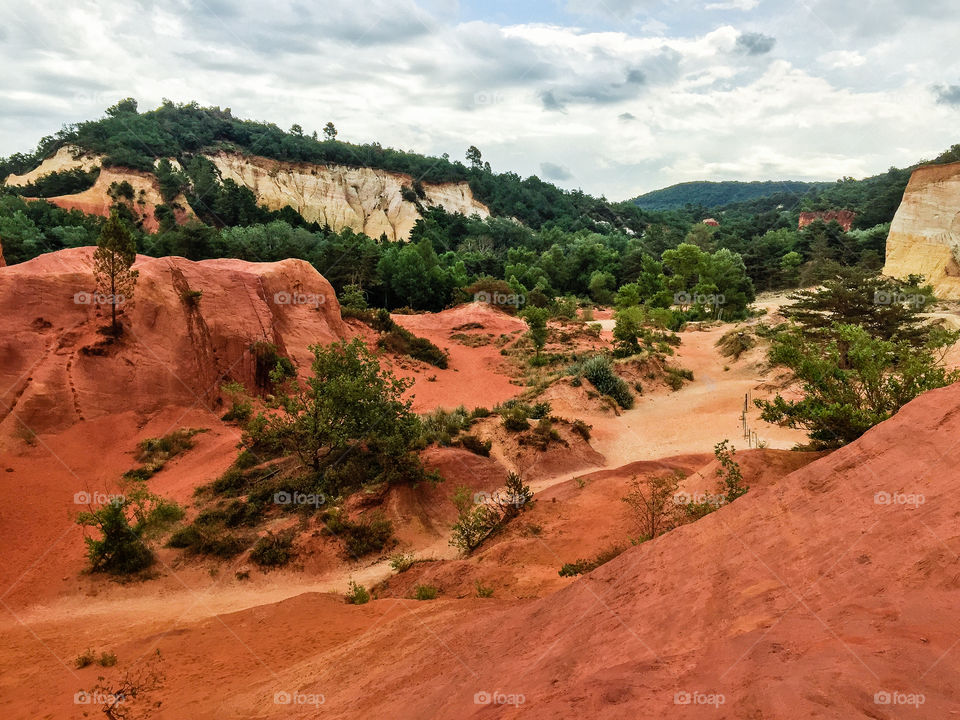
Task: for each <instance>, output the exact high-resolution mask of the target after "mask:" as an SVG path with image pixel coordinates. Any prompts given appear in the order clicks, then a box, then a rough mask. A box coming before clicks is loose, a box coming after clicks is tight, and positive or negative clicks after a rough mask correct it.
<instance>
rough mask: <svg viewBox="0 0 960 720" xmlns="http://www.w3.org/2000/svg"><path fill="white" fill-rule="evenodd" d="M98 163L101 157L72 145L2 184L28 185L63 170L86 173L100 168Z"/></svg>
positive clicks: (62, 148) (64, 147)
mask: <svg viewBox="0 0 960 720" xmlns="http://www.w3.org/2000/svg"><path fill="white" fill-rule="evenodd" d="M100 161H101V157H100V156H99V155H93V154H91V153H85V152H84V151H82V150H80V148H78V147H75V146H73V145H64V146H63V147H61V148H59V149H58V150H57V151H56V152H55V153H54V154H53V155H51V156H50V157H48V158H47V159H45V160H44V161H43V162H42V163H40V164H39V165H38V166H37V167H35V168H34V169H33V170H31V171H30V172H27V173H24V174H23V175H14V174H10V175H7V178H6V180H4V184H5V185H17V186H20V185H29V184H30V183H32V182H35V181H36V180H37V179H38V178H42V177H43V176H44V175H49V174H50V173H54V172H63V171H65V170H77V169H80V170H83V171H84V172H88V171H90V170H93V169H94V168H97V167H100Z"/></svg>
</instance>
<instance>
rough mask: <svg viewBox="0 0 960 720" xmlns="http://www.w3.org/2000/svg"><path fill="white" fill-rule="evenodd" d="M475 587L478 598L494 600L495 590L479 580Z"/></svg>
mask: <svg viewBox="0 0 960 720" xmlns="http://www.w3.org/2000/svg"><path fill="white" fill-rule="evenodd" d="M474 586H475V587H476V588H477V597H478V598H492V597H493V588H492V587H490V586H488V585H484V584H483V583H481V582H480V581H479V580H477V581H476V582H475V583H474Z"/></svg>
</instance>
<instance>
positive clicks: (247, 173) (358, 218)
mask: <svg viewBox="0 0 960 720" xmlns="http://www.w3.org/2000/svg"><path fill="white" fill-rule="evenodd" d="M206 157H208V158H209V159H210V160H211V162H213V164H214V165H216V167H217V169H218V170H219V172H220V175H221V177H222V178H223V179H224V180H226V179H228V178H229V179H232V180H234V181H235V182H237V183H238V184H239V185H242V186H244V187H247V188H249V189H250V190H251V191H252V192H253V194H254V195H256V197H257V202H258V203H259V204H261V205H266V206H267V207H268V208H270V209H271V210H279V209H281V208H283V207H285V206H290V207H292V208H293V209H295V210H296V211H297V212H299V213H300V214H301V215H303V216H304V217H305V218H306V219H307V220H309V221H311V222H312V221H316V222H318V223H320V224H321V225H323V224H326V225H329V226H330V227H331V228H333V229H334V230H342V229H343V228H351V229H352V230H355V231H357V232H363V233H366V234H367V235H369V236H370V237H372V238H379V237H380V236H381V235H386V236H387V238H389V239H390V240H406V239H407V238H409V237H410V231H411V230H412V229H413V226H414V224H415V223H416V222H417V220H419V219H420V211H419V208H418V207H417V203H414V202H410V201H408V200H405V199H404V198H403V193H402V189H403V188H404V187H408V188H412V186H413V181H414V178H412V177H411V176H409V175H405V174H403V173H395V172H388V171H386V170H377V169H374V168H361V167H346V166H343V165H313V164H310V163H290V162H279V161H277V160H271V159H269V158H264V157H258V156H244V155H241V154H239V153H227V152H219V153H216V154H211V155H207V156H206ZM102 160H103V158H102V156H99V155H93V154H89V153H83V152H82V151H81V150H79V149H78V148H76V147H73V146H64V147H62V148H60V149H59V150H57V152H56V153H55V154H54V155H52V156H51V157H49V158H47V159H46V160H44V161H43V162H42V163H41V164H40V165H39V166H38V167H36V168H34V169H33V170H31V171H30V172H28V173H24V174H23V175H10V176H8V177H7V179H6V181H5V182H6V184H7V185H26V184H28V183H31V182H33V181H35V180H36V179H37V178H39V177H42V176H44V175H48V174H49V173H52V172H61V171H64V170H73V169H76V168H82V169H83V170H90V169H92V168H96V167H100V166H101V163H102ZM171 162H172V163H173V164H174V167H175V168H178V169H179V167H180V166H179V163H178V162H177V161H176V160H172V161H171ZM123 181H127V182H129V183H130V184H131V185H132V186H133V188H134V193H135V198H134V202H133V203H132V205H131V209H132V210H133V211H134V213H135V214H137V215H138V216H139V218H140V221H141V222H142V224H143V228H144V229H145V230H147V231H148V232H155V231H156V230H157V228H158V225H159V224H158V222H157V220H156V218H155V217H154V208H156V206H157V205H159V204H161V203H162V202H163V198H162V197H161V196H160V187H159V185H158V184H157V179H156V177H154V175H153V174H152V173H145V172H140V171H137V170H130V169H127V168H117V167H103V168H102V169H101V171H100V177H99V178H98V179H97V181H96V183H95V184H94V185H93V187H91V188H89V189H88V190H84V191H83V192H80V193H76V194H74V195H61V196H59V197H53V198H47V200H48V201H49V202H52V203H54V204H55V205H58V206H59V207H62V208H65V209H68V210H70V209H77V210H82V211H83V212H87V213H93V214H97V215H106V214H108V213H109V211H110V206H111V204H112V203H113V199H112V198H111V197H110V196H109V194H108V191H109V189H110V185H111V184H112V183H114V182H123ZM423 191H424V197H423V198H421V199H420V201H419V202H420V203H421V204H422V205H423V206H424V207H439V206H443V207H444V208H445V209H446V210H447V211H448V212H451V213H463V214H464V215H467V216H470V215H473V214H477V215H479V216H480V217H487V216H489V215H490V211H489V209H487V207H486V206H485V205H484V204H483V203H481V202H479V201H478V200H476V199H475V198H474V197H473V193H472V192H471V190H470V185H469V184H468V183H465V182H459V183H423ZM174 202H175V204H176V205H178V206H180V207H182V208H184V210H180V211H177V221H178V222H184V221H186V220H188V219H189V218H191V217H194V216H195V215H194V213H193V210H192V209H191V208H190V206H189V205H188V204H187V201H186V199H185V198H184V197H183V196H180V197H178V198H176V199H175V201H174Z"/></svg>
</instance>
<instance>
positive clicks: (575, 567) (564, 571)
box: [557, 545, 627, 577]
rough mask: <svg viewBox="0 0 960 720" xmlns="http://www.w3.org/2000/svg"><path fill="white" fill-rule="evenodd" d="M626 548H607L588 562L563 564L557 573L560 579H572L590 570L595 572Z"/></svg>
mask: <svg viewBox="0 0 960 720" xmlns="http://www.w3.org/2000/svg"><path fill="white" fill-rule="evenodd" d="M626 549H627V548H626V546H622V545H614V546H613V547H610V548H607V549H606V550H601V551H600V552H599V553H597V554H596V555H595V556H594V557H593V558H591V559H589V560H584V559H582V558H581V559H580V560H577V561H576V562H572V563H564V564H563V567H561V568H560V570H559V572H558V573H557V574H558V575H560V577H574V576H576V575H584V574H586V573H588V572H590V571H591V570H596V569H597V568H598V567H600V566H601V565H605V564H606V563H608V562H610V561H611V560H613V559H614V558H615V557H617V556H618V555H621V554H622V553H623V551H624V550H626Z"/></svg>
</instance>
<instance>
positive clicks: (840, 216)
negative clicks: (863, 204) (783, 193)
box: [797, 210, 857, 232]
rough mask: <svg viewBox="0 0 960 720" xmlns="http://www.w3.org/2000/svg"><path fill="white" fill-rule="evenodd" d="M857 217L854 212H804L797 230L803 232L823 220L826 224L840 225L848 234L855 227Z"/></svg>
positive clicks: (801, 214)
mask: <svg viewBox="0 0 960 720" xmlns="http://www.w3.org/2000/svg"><path fill="white" fill-rule="evenodd" d="M856 217H857V214H856V213H855V212H853V211H852V210H826V211H817V212H804V213H800V221H799V222H798V223H797V228H798V229H800V230H802V229H803V228H805V227H806V226H807V225H809V224H810V223H812V222H815V221H817V220H822V221H823V222H825V223H829V222H836V223H837V224H838V225H840V227H842V228H843V230H844V232H847V231H849V230H850V228H851V227H853V220H854V218H856Z"/></svg>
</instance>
